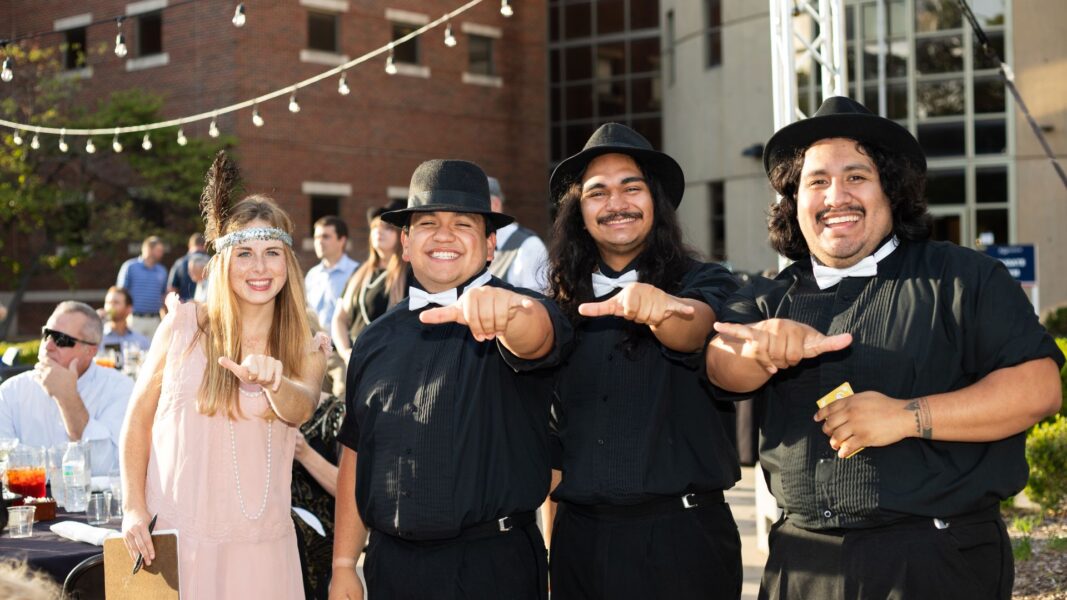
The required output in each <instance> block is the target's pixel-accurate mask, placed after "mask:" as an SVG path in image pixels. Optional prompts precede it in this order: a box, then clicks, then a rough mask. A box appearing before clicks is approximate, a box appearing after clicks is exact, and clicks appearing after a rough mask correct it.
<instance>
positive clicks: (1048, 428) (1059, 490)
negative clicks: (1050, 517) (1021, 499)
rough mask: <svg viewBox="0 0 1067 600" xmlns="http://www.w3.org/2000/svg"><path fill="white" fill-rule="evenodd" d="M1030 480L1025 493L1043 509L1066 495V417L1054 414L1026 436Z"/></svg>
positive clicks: (1055, 507)
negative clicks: (1048, 420)
mask: <svg viewBox="0 0 1067 600" xmlns="http://www.w3.org/2000/svg"><path fill="white" fill-rule="evenodd" d="M1026 460H1027V462H1029V463H1030V480H1029V482H1028V483H1027V484H1026V496H1027V497H1028V498H1030V499H1031V500H1033V501H1034V502H1037V503H1038V504H1040V505H1041V507H1042V508H1044V509H1045V510H1055V509H1057V508H1058V507H1060V506H1061V505H1062V504H1063V503H1064V500H1065V499H1067V476H1064V474H1065V473H1067V418H1065V417H1064V416H1063V415H1056V417H1055V418H1054V419H1052V421H1051V422H1049V423H1041V424H1039V425H1038V426H1037V427H1034V428H1033V429H1032V430H1031V431H1030V433H1029V435H1027V436H1026Z"/></svg>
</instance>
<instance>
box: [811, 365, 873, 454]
mask: <svg viewBox="0 0 1067 600" xmlns="http://www.w3.org/2000/svg"><path fill="white" fill-rule="evenodd" d="M853 393H854V392H853V391H852V386H851V385H849V383H848V382H847V381H846V382H845V383H842V384H841V385H839V386H837V387H836V388H834V389H833V391H831V392H830V393H829V394H826V395H825V396H823V397H822V398H819V399H818V400H816V401H815V404H817V405H818V406H819V408H826V407H827V406H830V405H831V404H833V403H834V402H837V401H838V400H840V399H842V398H848V397H849V396H851V395H852V394H853ZM862 450H863V448H860V449H859V450H856V451H855V452H853V453H852V454H849V455H848V456H846V457H845V458H852V457H853V456H856V454H858V453H859V452H860V451H862Z"/></svg>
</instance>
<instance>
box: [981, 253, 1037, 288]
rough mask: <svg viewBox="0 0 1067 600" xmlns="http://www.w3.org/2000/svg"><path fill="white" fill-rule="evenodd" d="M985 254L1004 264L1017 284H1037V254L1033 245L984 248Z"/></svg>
mask: <svg viewBox="0 0 1067 600" xmlns="http://www.w3.org/2000/svg"><path fill="white" fill-rule="evenodd" d="M985 253H986V254H988V255H990V256H992V257H993V258H995V259H997V260H999V261H1000V262H1002V263H1004V266H1005V267H1007V268H1008V272H1009V273H1011V276H1012V277H1014V278H1015V280H1016V281H1018V282H1019V283H1022V284H1026V285H1036V284H1037V253H1036V251H1035V250H1034V245H1033V244H1015V245H1011V246H986V247H985Z"/></svg>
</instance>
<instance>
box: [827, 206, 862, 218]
mask: <svg viewBox="0 0 1067 600" xmlns="http://www.w3.org/2000/svg"><path fill="white" fill-rule="evenodd" d="M850 213H859V214H860V215H861V216H866V215H867V210H866V209H865V208H863V207H862V206H849V207H847V208H827V209H826V210H820V211H819V212H817V213H815V220H816V221H817V222H821V221H822V220H823V219H824V218H826V216H827V215H830V216H831V217H833V216H837V215H838V214H846V215H847V214H850Z"/></svg>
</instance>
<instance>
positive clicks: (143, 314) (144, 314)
mask: <svg viewBox="0 0 1067 600" xmlns="http://www.w3.org/2000/svg"><path fill="white" fill-rule="evenodd" d="M133 316H135V317H158V316H159V313H157V312H135V313H133Z"/></svg>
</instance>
